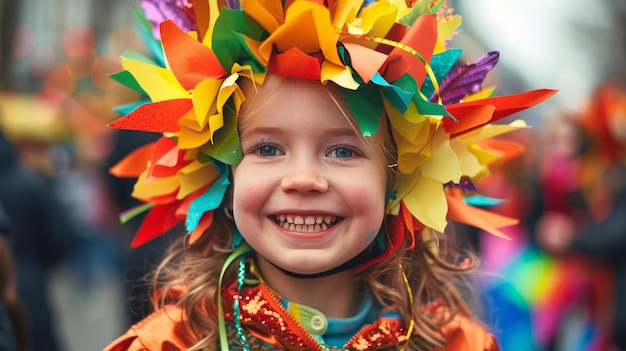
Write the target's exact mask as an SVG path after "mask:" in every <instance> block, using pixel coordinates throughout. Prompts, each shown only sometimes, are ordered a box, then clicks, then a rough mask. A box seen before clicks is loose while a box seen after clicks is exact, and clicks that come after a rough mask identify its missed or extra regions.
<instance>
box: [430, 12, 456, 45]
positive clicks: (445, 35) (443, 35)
mask: <svg viewBox="0 0 626 351" xmlns="http://www.w3.org/2000/svg"><path fill="white" fill-rule="evenodd" d="M461 22H462V18H461V16H452V18H450V20H449V21H439V22H438V23H437V45H436V46H435V50H434V52H433V53H435V54H438V53H441V52H444V51H446V47H445V43H446V42H448V41H449V40H450V39H451V38H452V35H454V33H455V32H456V30H457V28H458V27H459V26H460V25H461Z"/></svg>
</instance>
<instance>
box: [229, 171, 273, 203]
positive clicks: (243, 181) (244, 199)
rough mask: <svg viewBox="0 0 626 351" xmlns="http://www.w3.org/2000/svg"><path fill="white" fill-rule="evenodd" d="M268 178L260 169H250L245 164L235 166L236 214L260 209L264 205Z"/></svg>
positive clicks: (234, 200)
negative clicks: (261, 173)
mask: <svg viewBox="0 0 626 351" xmlns="http://www.w3.org/2000/svg"><path fill="white" fill-rule="evenodd" d="M261 179H266V176H265V175H260V174H259V172H258V171H252V170H248V169H247V168H246V167H245V166H243V167H242V166H237V167H233V211H234V212H235V215H237V213H238V212H239V213H240V214H243V213H246V212H250V211H258V210H259V208H260V207H261V206H262V205H263V203H264V202H265V200H266V199H267V197H268V196H269V193H268V185H267V182H263V181H260V180H261Z"/></svg>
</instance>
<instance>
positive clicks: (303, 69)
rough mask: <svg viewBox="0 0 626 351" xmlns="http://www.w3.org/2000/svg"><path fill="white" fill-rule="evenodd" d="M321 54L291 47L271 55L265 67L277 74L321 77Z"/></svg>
mask: <svg viewBox="0 0 626 351" xmlns="http://www.w3.org/2000/svg"><path fill="white" fill-rule="evenodd" d="M321 67H322V54H321V53H320V54H311V55H308V54H306V53H304V52H303V51H301V50H300V49H298V48H296V47H293V48H291V49H289V50H287V51H285V52H283V53H280V54H278V53H275V54H274V55H272V57H271V59H270V62H269V63H268V65H267V69H268V70H269V71H270V72H272V73H274V74H276V75H279V76H285V77H295V78H305V79H315V80H319V79H320V77H321Z"/></svg>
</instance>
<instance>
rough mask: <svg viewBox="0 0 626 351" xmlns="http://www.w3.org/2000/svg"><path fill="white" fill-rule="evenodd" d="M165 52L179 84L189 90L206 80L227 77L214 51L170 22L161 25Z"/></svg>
mask: <svg viewBox="0 0 626 351" xmlns="http://www.w3.org/2000/svg"><path fill="white" fill-rule="evenodd" d="M161 40H162V41H163V51H164V52H165V56H166V57H167V62H168V63H169V66H170V68H171V69H172V72H174V75H175V76H176V78H177V79H178V82H179V83H180V84H181V85H182V86H183V87H184V88H185V89H187V90H191V89H193V88H194V87H195V86H196V84H198V83H200V82H201V81H202V80H204V79H206V78H214V79H215V78H220V77H223V76H225V75H226V71H224V69H223V68H222V66H221V64H220V62H219V61H218V59H217V56H215V53H214V52H213V50H211V49H209V48H207V47H206V46H204V45H202V43H200V42H198V41H196V40H195V39H193V38H191V37H190V36H189V35H187V34H185V33H184V32H183V31H182V30H181V29H180V28H178V27H177V26H176V25H175V24H174V22H172V21H170V20H168V21H165V22H163V23H161Z"/></svg>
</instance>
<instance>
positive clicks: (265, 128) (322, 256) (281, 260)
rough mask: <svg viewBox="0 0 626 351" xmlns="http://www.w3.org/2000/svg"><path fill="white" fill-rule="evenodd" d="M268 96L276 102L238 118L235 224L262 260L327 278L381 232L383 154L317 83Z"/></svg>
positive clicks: (279, 89) (299, 84) (289, 87)
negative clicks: (239, 148) (239, 147)
mask: <svg viewBox="0 0 626 351" xmlns="http://www.w3.org/2000/svg"><path fill="white" fill-rule="evenodd" d="M267 85H268V83H266V85H265V86H264V87H263V88H262V89H268V90H269V89H270V88H269V87H267ZM270 91H271V93H269V94H268V93H267V91H266V92H265V94H264V92H261V94H262V95H263V96H265V97H268V96H270V95H273V96H274V98H272V99H270V100H269V102H267V103H266V104H265V105H263V106H261V107H260V108H258V109H256V110H255V111H254V112H252V113H249V114H247V115H242V116H241V117H240V119H241V120H240V136H241V145H242V148H243V154H244V156H243V160H242V161H241V163H240V164H239V165H237V166H234V167H233V178H234V187H233V188H234V192H233V212H234V217H235V221H236V224H237V227H238V228H239V230H240V231H241V234H242V235H243V237H244V238H245V239H246V241H247V242H248V243H249V244H250V245H251V246H252V247H253V248H254V249H255V251H256V252H257V254H258V255H260V256H261V258H260V259H266V260H268V261H270V262H271V263H273V264H275V265H277V266H279V267H281V268H283V269H285V270H288V271H291V272H294V273H300V274H314V273H319V272H323V271H326V270H329V269H332V268H334V267H336V266H339V265H340V264H342V263H344V262H346V261H348V260H349V259H351V258H352V257H354V256H356V255H357V254H358V253H360V252H361V251H363V250H364V249H365V248H366V247H367V246H368V245H369V244H370V243H371V242H372V240H373V239H374V237H375V236H376V234H377V233H378V231H379V229H380V227H381V225H382V221H383V217H384V209H385V191H386V168H387V166H386V161H385V157H384V153H383V152H382V151H381V147H380V146H379V145H377V144H375V143H374V142H372V141H366V140H365V139H364V138H363V137H361V136H359V135H358V134H357V132H355V130H354V129H353V127H352V126H351V124H350V123H354V122H349V121H348V120H347V119H346V117H345V116H344V115H343V114H342V113H341V111H340V110H339V109H338V107H337V105H336V104H335V103H334V102H333V101H332V100H331V99H330V97H329V96H328V94H327V93H326V92H325V91H323V90H321V89H320V83H319V82H315V81H297V83H296V85H293V84H288V85H287V86H284V85H283V86H280V87H276V88H274V89H272V90H270ZM292 222H293V223H292ZM300 223H305V224H304V225H303V224H300ZM309 223H313V224H309Z"/></svg>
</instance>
